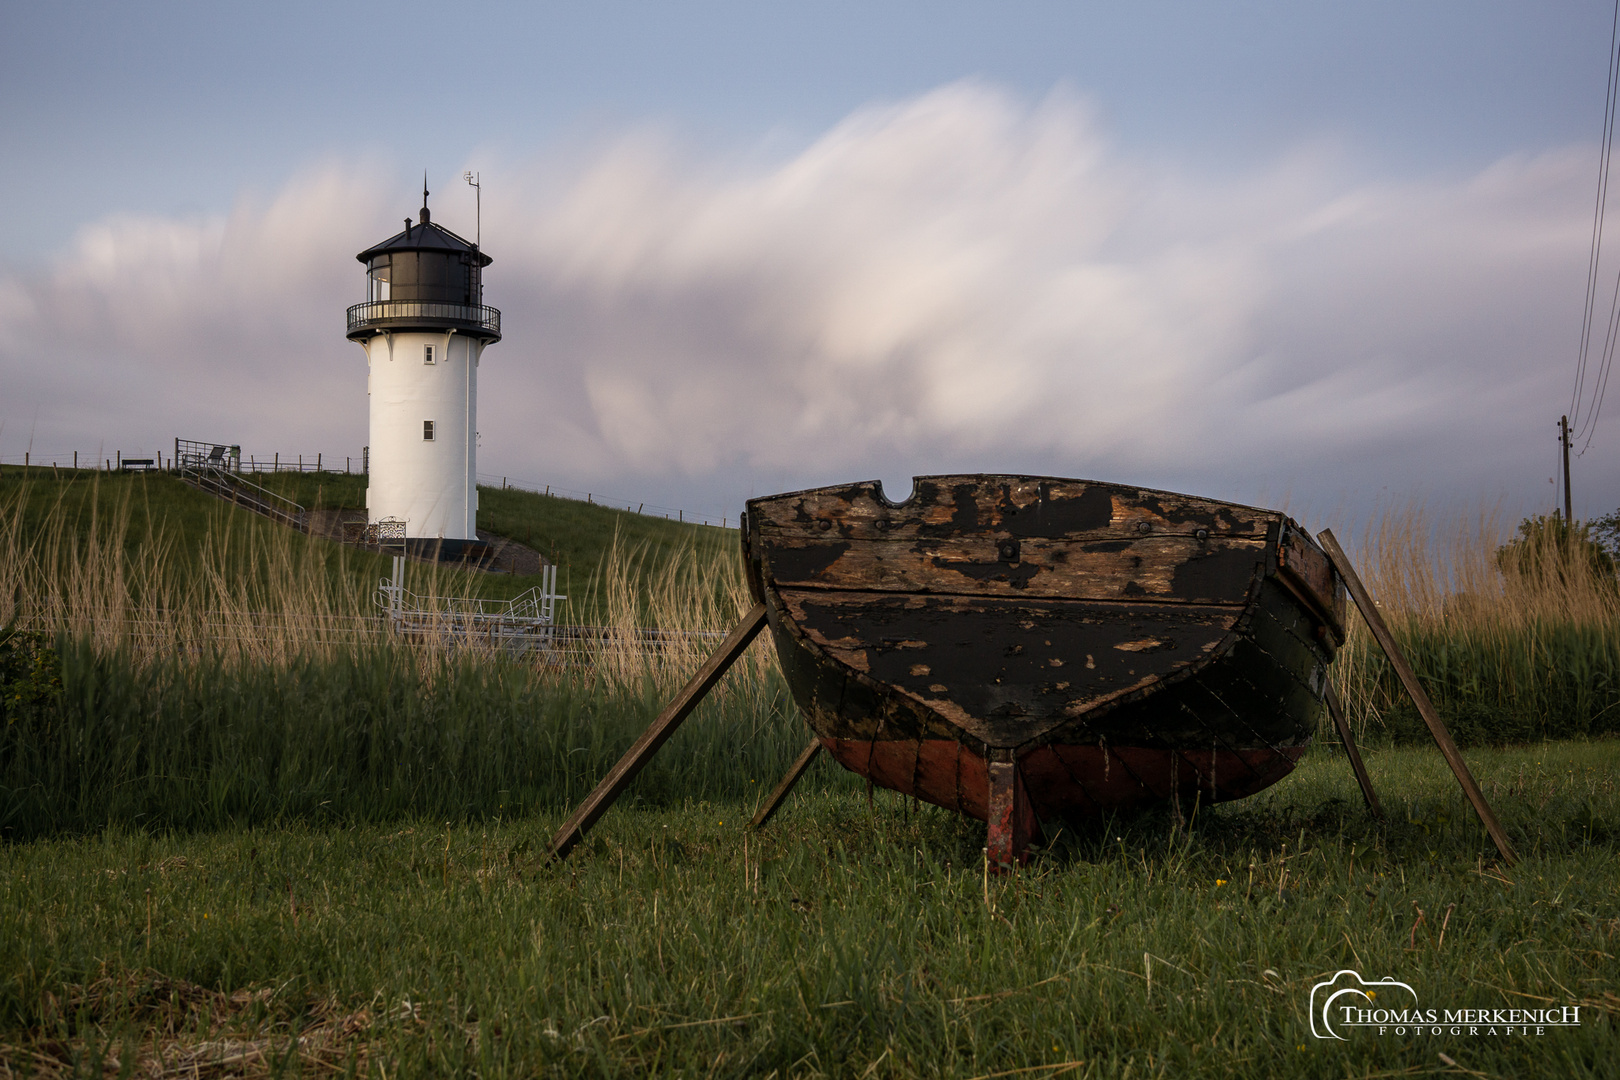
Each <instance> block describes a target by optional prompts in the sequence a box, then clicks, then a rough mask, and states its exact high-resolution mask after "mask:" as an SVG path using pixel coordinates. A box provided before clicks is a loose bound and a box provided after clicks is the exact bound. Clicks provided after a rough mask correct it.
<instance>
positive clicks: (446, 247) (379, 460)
mask: <svg viewBox="0 0 1620 1080" xmlns="http://www.w3.org/2000/svg"><path fill="white" fill-rule="evenodd" d="M427 197H428V192H427V185H426V184H423V185H422V210H421V214H420V216H419V219H418V220H417V222H416V223H415V224H412V222H411V220H410V218H406V219H405V231H404V232H401V233H399V234H398V235H396V236H392V237H390V238H389V239H387V240H385V241H383V242H382V243H380V244H378V245H377V246H375V247H372V248H367V249H366V250H365V251H362V252H361V253H360V254H359V255H357V256H355V257H356V258H357V259H359V260H360V261H361V262H363V263H365V264H366V288H367V293H366V300H365V302H364V303H361V304H356V305H354V306H353V307H351V308H350V309H349V340H350V341H357V342H359V343H360V344H361V345H362V346H364V347H365V350H366V366H367V368H368V369H369V372H368V376H367V381H366V389H367V393H368V394H369V396H370V398H371V465H370V469H371V475H370V479H369V482H368V487H367V489H366V517H367V520H368V521H370V522H372V523H374V524H375V523H377V522H383V521H396V522H397V521H403V522H404V528H405V536H406V537H407V540H408V541H412V542H413V543H412V544H411V546H413V547H424V546H427V545H428V543H436V544H437V545H438V546H439V548H440V553H441V554H442V555H445V556H452V557H453V556H454V555H455V554H457V553H458V552H459V551H460V550H461V549H462V548H464V547H465V545H466V542H467V541H470V540H476V539H477V535H478V534H477V532H476V528H475V527H476V524H477V518H478V488H477V478H478V464H477V452H478V447H477V443H478V359H479V357H480V355H482V353H483V351H484V346H486V345H489V344H491V343H492V342H496V341H499V340H500V339H501V313H500V312H499V311H496V310H495V309H494V308H492V307H486V306H484V288H483V271H484V267H486V266H488V265H489V264H490V262H491V261H493V260H491V259H490V257H489V256H488V255H485V254H484V253H483V252H482V251H480V250H479V248H478V245H477V244H473V243H468V242H467V241H466V240H463V239H462V238H461V237H459V236H457V235H456V234H455V233H453V232H451V231H450V230H449V229H446V228H444V227H443V226H440V225H435V224H433V221H432V217H431V216H430V215H429V214H428V208H427Z"/></svg>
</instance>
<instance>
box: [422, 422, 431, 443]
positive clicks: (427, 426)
mask: <svg viewBox="0 0 1620 1080" xmlns="http://www.w3.org/2000/svg"><path fill="white" fill-rule="evenodd" d="M422 441H423V442H432V441H433V421H431V420H424V421H422Z"/></svg>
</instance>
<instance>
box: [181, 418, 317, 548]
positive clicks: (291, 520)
mask: <svg viewBox="0 0 1620 1080" xmlns="http://www.w3.org/2000/svg"><path fill="white" fill-rule="evenodd" d="M174 464H175V472H176V473H177V474H178V475H179V477H180V479H181V480H183V481H185V482H186V483H188V484H190V485H192V486H193V487H195V488H199V489H201V490H203V491H206V492H209V493H210V494H214V495H218V496H219V497H220V498H222V499H225V500H227V501H228V502H233V503H236V504H237V505H238V506H241V507H244V508H246V509H248V510H252V511H253V512H254V513H257V514H263V515H264V516H265V517H267V518H270V519H272V520H274V521H279V522H281V523H282V524H284V525H291V526H292V527H293V528H295V529H299V530H302V531H306V532H307V531H308V529H309V514H308V513H307V512H306V511H305V510H304V507H303V506H302V505H301V504H300V503H296V502H293V501H292V500H291V499H289V498H287V497H286V496H285V495H281V494H279V493H277V492H274V491H271V490H270V489H268V488H265V487H261V486H260V485H258V484H255V483H254V482H253V481H251V480H247V479H244V478H243V477H242V476H241V475H240V472H239V470H240V469H241V465H242V450H241V448H240V447H238V446H231V445H225V444H222V443H210V442H198V441H197V440H195V439H179V438H177V439H175V440H174Z"/></svg>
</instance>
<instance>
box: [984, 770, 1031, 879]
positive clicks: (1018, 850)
mask: <svg viewBox="0 0 1620 1080" xmlns="http://www.w3.org/2000/svg"><path fill="white" fill-rule="evenodd" d="M985 768H986V770H987V772H988V777H987V779H988V781H989V787H990V791H989V804H990V805H989V810H990V819H989V821H988V822H986V825H987V829H986V833H985V858H986V859H987V860H988V866H989V869H990V870H991V871H992V872H994V873H998V874H1004V873H1008V872H1010V871H1011V870H1012V869H1013V868H1014V867H1016V866H1023V865H1024V864H1025V863H1027V862H1028V861H1029V845H1030V841H1032V840H1039V839H1040V838H1041V825H1040V821H1039V820H1037V818H1036V817H1035V811H1034V809H1033V808H1032V807H1031V806H1030V805H1029V798H1028V796H1026V795H1025V793H1024V775H1023V773H1022V772H1020V771H1019V768H1018V760H1017V758H1016V756H1015V755H1014V754H1013V752H1012V751H1011V750H992V751H991V752H990V755H989V758H988V760H987V761H986V762H985Z"/></svg>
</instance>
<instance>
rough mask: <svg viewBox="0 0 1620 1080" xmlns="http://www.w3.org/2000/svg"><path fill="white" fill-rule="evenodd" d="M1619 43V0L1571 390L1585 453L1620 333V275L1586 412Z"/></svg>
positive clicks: (1611, 42) (1611, 33)
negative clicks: (1573, 380) (1590, 241)
mask: <svg viewBox="0 0 1620 1080" xmlns="http://www.w3.org/2000/svg"><path fill="white" fill-rule="evenodd" d="M1617 44H1620V0H1615V6H1614V18H1613V20H1612V22H1611V25H1610V28H1609V75H1608V79H1607V85H1606V86H1605V98H1604V106H1603V139H1602V143H1601V144H1600V149H1599V155H1598V185H1597V199H1596V201H1595V203H1594V205H1593V208H1592V246H1591V250H1590V252H1589V254H1588V256H1587V265H1586V303H1585V309H1584V310H1583V312H1582V315H1581V342H1580V350H1579V354H1578V356H1577V358H1576V363H1575V386H1574V389H1573V391H1572V392H1571V394H1570V408H1569V412H1570V414H1571V415H1573V416H1574V417H1575V422H1576V426H1577V431H1576V434H1575V438H1580V437H1581V436H1582V435H1584V436H1585V438H1586V442H1585V444H1584V445H1583V446H1582V447H1581V452H1582V453H1585V451H1586V447H1588V446H1590V445H1591V442H1592V435H1593V434H1594V433H1595V431H1596V428H1597V418H1598V414H1599V412H1600V411H1601V410H1602V407H1603V392H1604V390H1605V389H1606V388H1607V386H1608V381H1609V380H1608V376H1609V368H1610V366H1611V364H1612V363H1613V360H1614V351H1615V339H1616V334H1617V331H1620V276H1617V277H1616V279H1615V292H1614V295H1613V296H1612V297H1611V298H1610V301H1609V319H1608V326H1607V328H1606V332H1605V334H1604V335H1603V348H1602V352H1601V354H1600V357H1601V359H1600V361H1599V365H1598V371H1597V374H1596V375H1595V376H1594V377H1593V378H1592V389H1593V393H1592V397H1591V402H1590V404H1587V405H1585V408H1584V415H1583V399H1584V398H1585V397H1586V388H1587V375H1588V361H1589V359H1590V356H1591V345H1592V324H1593V321H1594V319H1593V316H1594V315H1595V314H1596V308H1597V282H1598V273H1599V267H1600V264H1601V262H1602V257H1603V225H1604V219H1605V217H1606V216H1607V211H1608V200H1609V166H1610V163H1611V162H1612V160H1613V157H1614V128H1615V101H1616V96H1617V89H1620V63H1617V62H1616V61H1617V60H1620V53H1617V52H1616V46H1617Z"/></svg>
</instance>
